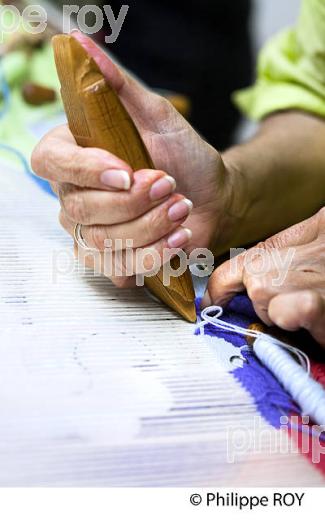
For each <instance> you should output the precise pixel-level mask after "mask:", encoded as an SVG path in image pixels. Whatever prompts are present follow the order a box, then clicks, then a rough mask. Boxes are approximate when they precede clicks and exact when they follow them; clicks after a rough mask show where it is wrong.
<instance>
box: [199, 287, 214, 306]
mask: <svg viewBox="0 0 325 520" xmlns="http://www.w3.org/2000/svg"><path fill="white" fill-rule="evenodd" d="M211 305H212V299H211V296H210V294H209V291H205V294H204V296H203V298H202V301H201V307H202V309H206V308H207V307H211Z"/></svg>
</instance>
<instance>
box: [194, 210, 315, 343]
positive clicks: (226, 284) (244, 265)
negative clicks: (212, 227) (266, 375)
mask: <svg viewBox="0 0 325 520" xmlns="http://www.w3.org/2000/svg"><path fill="white" fill-rule="evenodd" d="M244 289H246V290H247V292H248V296H249V297H250V298H251V300H252V302H253V304H254V308H255V311H256V313H257V314H258V316H259V317H260V318H261V319H262V320H263V321H264V322H265V323H266V324H267V325H277V326H279V327H281V328H282V329H285V330H288V331H295V330H298V329H300V328H304V329H307V330H308V331H309V332H310V333H311V334H312V336H313V337H314V338H315V340H316V341H318V342H319V343H320V344H321V345H322V346H325V207H324V208H323V209H322V210H321V211H319V212H318V213H317V215H315V216H314V217H312V218H309V219H308V220H305V221H304V222H302V223H300V224H297V225H295V226H293V227H291V228H289V229H287V230H285V231H282V232H281V233H278V234H277V235H275V236H273V237H272V238H269V239H268V240H266V241H265V242H263V243H261V244H258V245H257V246H256V247H255V248H252V249H251V250H248V251H247V252H245V253H242V254H241V255H239V256H238V257H236V258H235V259H233V260H230V261H228V262H226V263H224V264H223V265H221V266H220V267H219V268H218V269H216V270H215V271H214V273H213V274H212V276H211V278H210V281H209V285H208V289H207V292H206V294H205V297H204V299H203V302H202V305H203V306H209V305H214V304H215V305H225V304H226V303H227V302H228V301H229V300H230V299H231V298H232V297H233V296H234V295H235V294H236V293H238V292H241V291H243V290H244Z"/></svg>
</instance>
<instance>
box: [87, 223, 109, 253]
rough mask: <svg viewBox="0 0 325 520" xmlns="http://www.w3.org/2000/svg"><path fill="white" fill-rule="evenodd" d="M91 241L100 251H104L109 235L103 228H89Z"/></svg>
mask: <svg viewBox="0 0 325 520" xmlns="http://www.w3.org/2000/svg"><path fill="white" fill-rule="evenodd" d="M89 234H90V241H91V243H92V244H93V245H94V247H95V249H98V251H104V249H105V240H107V233H106V232H105V228H104V227H103V226H90V227H89Z"/></svg>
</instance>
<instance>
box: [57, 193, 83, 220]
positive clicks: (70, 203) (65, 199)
mask: <svg viewBox="0 0 325 520" xmlns="http://www.w3.org/2000/svg"><path fill="white" fill-rule="evenodd" d="M61 200H62V203H63V206H64V209H65V211H66V213H67V215H68V216H69V217H70V218H71V220H72V221H73V222H79V223H80V224H89V223H90V215H89V211H88V208H87V203H86V199H85V196H84V195H83V193H82V192H78V191H77V192H74V193H70V194H67V195H66V196H64V195H63V196H62V197H61Z"/></svg>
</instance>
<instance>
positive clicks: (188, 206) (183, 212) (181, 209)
mask: <svg viewBox="0 0 325 520" xmlns="http://www.w3.org/2000/svg"><path fill="white" fill-rule="evenodd" d="M192 209H193V203H192V202H191V201H190V200H188V199H183V200H180V201H179V202H176V204H174V205H173V206H172V207H171V208H169V211H168V217H169V219H170V220H171V221H172V222H177V221H178V220H181V219H182V218H185V217H187V216H188V215H189V214H190V213H191V211H192Z"/></svg>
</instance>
